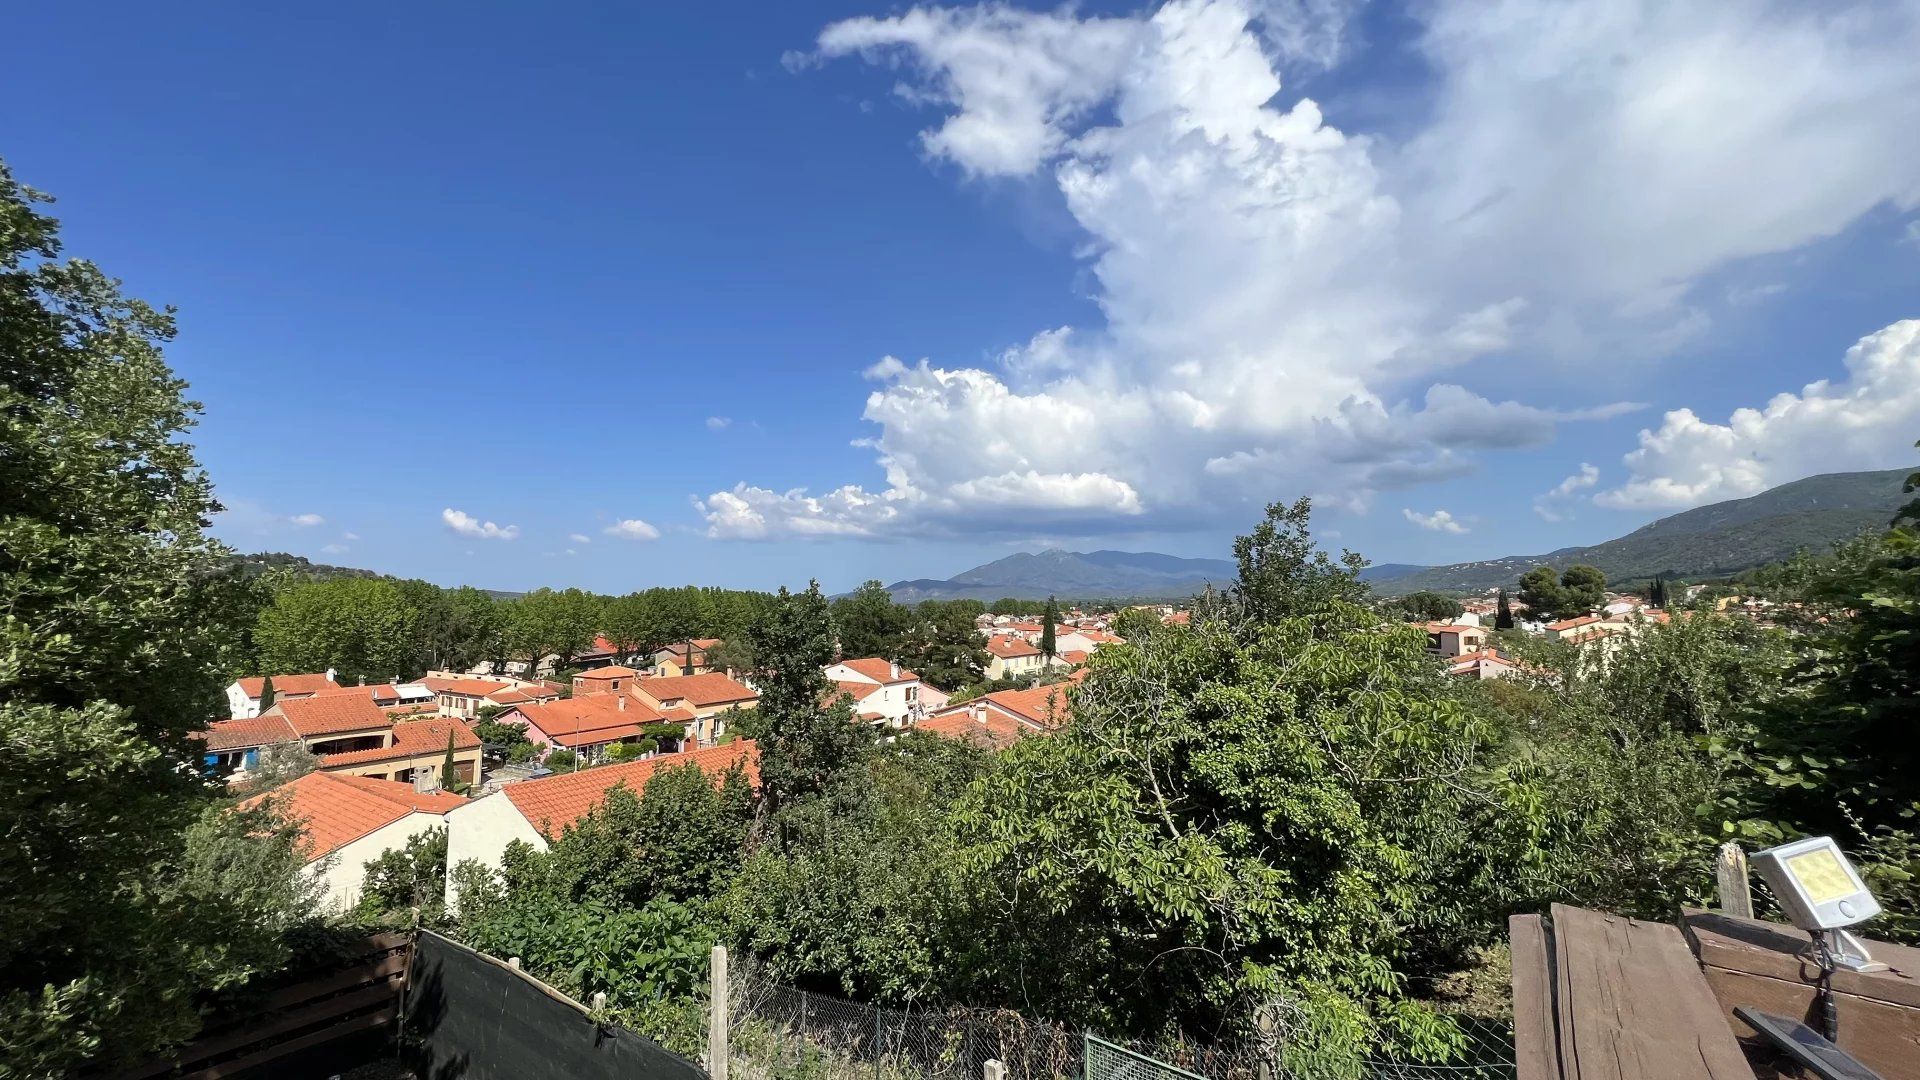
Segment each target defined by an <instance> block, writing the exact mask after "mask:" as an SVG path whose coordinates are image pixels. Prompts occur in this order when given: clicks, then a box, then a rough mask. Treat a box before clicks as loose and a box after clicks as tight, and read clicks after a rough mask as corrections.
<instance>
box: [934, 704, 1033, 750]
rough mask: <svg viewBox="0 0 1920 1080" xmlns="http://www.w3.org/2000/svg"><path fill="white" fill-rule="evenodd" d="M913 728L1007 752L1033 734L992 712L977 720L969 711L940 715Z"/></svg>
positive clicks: (1009, 718) (1011, 720) (984, 713)
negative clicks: (968, 713)
mask: <svg viewBox="0 0 1920 1080" xmlns="http://www.w3.org/2000/svg"><path fill="white" fill-rule="evenodd" d="M913 729H914V730H915V731H924V732H927V733H928V734H930V735H939V736H942V737H944V738H948V739H965V740H967V741H968V742H972V743H977V744H979V745H981V746H984V747H986V748H987V749H989V750H1004V749H1006V748H1007V747H1009V746H1012V745H1013V744H1014V743H1017V742H1019V741H1020V740H1021V739H1022V738H1024V737H1025V736H1026V735H1028V734H1029V733H1030V732H1029V731H1028V729H1027V728H1026V726H1025V725H1023V724H1021V723H1020V721H1018V720H1014V719H1012V718H1011V717H1007V716H1003V715H1001V714H999V713H997V712H993V711H991V710H988V711H985V712H983V713H982V714H981V716H980V718H979V719H977V720H976V719H974V718H973V717H971V716H969V715H967V714H966V713H965V712H957V713H949V714H946V715H944V716H936V717H933V718H932V719H930V720H922V721H920V722H919V723H917V724H915V725H913Z"/></svg>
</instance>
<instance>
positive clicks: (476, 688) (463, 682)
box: [420, 679, 513, 697]
mask: <svg viewBox="0 0 1920 1080" xmlns="http://www.w3.org/2000/svg"><path fill="white" fill-rule="evenodd" d="M420 682H421V683H422V684H424V685H425V686H426V688H427V689H429V690H431V691H433V692H434V693H436V694H465V695H467V696H468V697H486V696H487V695H488V694H491V693H493V692H494V691H496V690H505V689H508V688H510V687H511V686H513V684H512V683H510V682H502V681H501V680H499V679H421V680H420Z"/></svg>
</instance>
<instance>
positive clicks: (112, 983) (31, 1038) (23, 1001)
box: [0, 163, 310, 1076]
mask: <svg viewBox="0 0 1920 1080" xmlns="http://www.w3.org/2000/svg"><path fill="white" fill-rule="evenodd" d="M43 201H45V197H44V196H41V195H39V194H38V193H36V192H33V191H31V190H29V189H26V188H24V187H22V186H21V185H19V184H18V183H17V182H16V181H15V180H14V178H13V174H12V173H11V171H9V170H8V169H7V167H6V166H5V165H4V163H0V415H4V416H5V418H6V422H5V423H4V424H0V611H4V612H5V613H6V615H5V620H4V622H3V623H0V633H4V635H5V639H6V640H5V648H0V730H4V731H5V732H6V737H5V738H4V739H0V774H3V775H5V777H6V778H7V779H6V782H5V783H0V821H4V822H5V823H6V843H4V844H0V882H5V883H6V885H5V886H4V887H0V1046H4V1047H6V1051H5V1054H4V1058H5V1061H4V1064H0V1071H11V1072H12V1073H13V1074H14V1075H22V1076H43V1075H67V1074H71V1073H73V1072H75V1071H76V1070H77V1068H78V1066H79V1065H80V1064H81V1063H82V1062H84V1061H88V1060H97V1061H102V1062H105V1063H112V1062H115V1061H124V1060H126V1059H128V1058H130V1057H135V1056H138V1055H141V1054H145V1053H150V1052H152V1051H154V1050H155V1049H157V1048H159V1047H161V1046H163V1045H165V1044H167V1043H170V1042H175V1041H179V1040H184V1039H187V1038H189V1037H191V1036H192V1035H193V1033H194V1032H195V1031H196V1030H197V1028H198V1026H199V1023H200V1020H199V1015H198V1012H197V1010H196V1008H195V1003H196V1002H195V999H196V995H198V994H200V993H201V992H203V991H211V990H217V989H220V988H223V987H228V986H232V985H234V984H236V983H238V982H241V981H244V980H246V979H248V978H250V977H252V976H253V975H255V974H257V973H260V972H262V971H267V970H272V969H273V968H275V967H277V966H278V965H279V964H281V963H283V962H284V959H285V956H286V953H285V949H284V945H283V944H282V940H281V936H280V935H281V932H282V931H283V930H284V929H285V927H286V926H287V924H288V922H289V920H290V919H291V918H293V917H295V915H296V911H295V909H297V908H298V907H299V905H300V904H302V903H303V902H304V901H305V900H306V899H310V897H308V898H303V897H302V896H301V895H299V893H298V891H297V890H295V889H294V888H293V884H294V883H293V880H292V878H291V876H290V873H289V872H288V865H289V861H290V860H291V859H293V858H296V856H294V855H293V854H292V846H291V837H290V834H289V832H288V830H286V829H285V828H283V827H281V826H280V825H277V824H274V823H272V822H270V821H269V820H268V819H267V818H265V817H264V816H256V817H255V818H252V819H249V820H244V821H236V820H235V819H234V818H232V817H229V816H225V815H220V814H219V813H218V811H217V810H211V809H210V804H211V800H212V795H213V793H212V792H211V791H210V790H209V788H208V786H207V785H206V784H205V782H204V781H203V780H202V779H201V778H200V770H199V768H198V766H199V764H200V748H199V747H198V745H197V744H196V743H194V742H192V741H191V740H190V739H189V737H188V736H189V733H190V732H192V731H194V730H197V729H199V728H200V727H201V726H202V725H203V724H204V723H205V722H206V720H207V718H208V717H212V716H220V715H224V710H223V705H224V703H223V700H222V696H221V693H220V687H221V686H223V685H224V684H225V683H226V682H227V681H228V678H229V677H230V673H229V670H228V665H229V664H230V663H231V661H232V660H233V657H234V653H235V646H236V641H237V638H238V635H237V633H236V629H237V622H236V620H235V619H234V618H233V614H234V611H235V610H236V603H237V601H236V596H235V594H234V593H232V592H231V591H229V590H230V589H231V588H232V586H233V585H234V582H235V579H234V578H233V576H232V575H230V574H228V573H227V572H226V571H225V570H223V568H222V562H221V555H222V552H221V551H220V549H219V548H218V547H217V545H215V544H214V543H213V542H212V541H211V540H210V539H208V538H207V536H206V535H205V533H204V532H203V531H202V530H203V527H204V525H205V523H206V521H207V519H208V518H209V517H210V516H211V515H212V514H213V513H214V512H215V511H216V510H217V509H218V506H217V504H215V502H214V500H213V495H212V492H211V489H210V487H209V484H208V481H207V478H206V476H205V474H204V473H202V472H201V470H200V467H199V465H198V464H197V463H196V462H195V461H194V457H193V451H192V448H191V447H190V446H189V445H188V444H187V443H186V442H185V441H184V437H185V435H186V433H187V431H188V429H189V428H190V427H191V426H192V424H193V420H194V415H195V412H196V410H197V406H195V405H193V404H191V403H189V402H188V401H186V400H185V399H184V397H183V391H184V389H185V386H184V384H183V383H182V382H181V381H180V380H179V379H177V378H176V377H175V376H174V374H173V372H172V371H171V370H170V369H169V368H168V367H167V364H166V362H165V360H164V359H163V357H162V355H161V346H162V345H163V344H164V343H165V342H166V341H168V340H170V339H171V338H172V337H173V333H174V325H173V317H172V315H171V313H170V312H162V311H156V310H155V309H153V308H152V307H149V306H148V305H146V304H144V303H142V302H141V301H139V300H135V299H130V298H127V297H124V296H122V295H121V294H120V289H119V283H118V282H116V281H114V280H113V279H112V278H109V277H107V276H106V275H105V274H103V273H102V272H101V271H100V270H99V269H98V268H97V267H95V266H94V265H93V264H91V263H88V262H85V261H81V260H69V261H64V262H62V261H59V259H58V255H59V241H58V226H57V223H56V222H55V221H54V219H52V218H51V217H48V216H46V215H44V214H42V213H40V212H39V210H38V209H37V208H36V206H35V203H38V202H43ZM209 814H212V815H213V816H209ZM296 865H297V864H296ZM276 875H277V877H276Z"/></svg>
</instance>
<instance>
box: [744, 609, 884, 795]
mask: <svg viewBox="0 0 1920 1080" xmlns="http://www.w3.org/2000/svg"><path fill="white" fill-rule="evenodd" d="M747 639H748V642H749V643H750V644H751V645H752V647H753V655H754V660H755V663H756V664H757V665H758V667H756V668H755V670H754V685H755V686H756V687H757V688H758V689H759V691H760V701H759V705H758V707H757V708H756V709H755V710H753V711H754V712H755V713H756V714H757V715H756V716H755V717H754V718H753V722H754V725H755V727H756V730H757V737H758V740H759V746H760V783H761V787H762V790H763V791H764V793H765V798H766V801H767V803H768V805H769V807H770V808H772V809H774V810H776V811H777V810H778V809H779V808H780V807H781V806H782V805H783V804H785V803H789V802H799V801H803V800H805V799H808V798H811V797H813V796H816V795H819V794H821V793H823V792H825V791H827V790H828V789H829V788H831V787H832V786H833V785H834V783H835V782H836V781H837V780H838V779H839V778H840V777H842V776H843V775H845V773H846V771H847V770H848V769H850V768H852V767H853V766H854V765H855V764H856V763H857V762H858V761H859V759H860V757H861V755H862V754H863V753H864V752H865V750H866V749H868V748H869V747H870V746H871V745H872V742H873V738H872V735H871V733H870V731H869V730H868V729H867V727H866V725H864V724H858V723H855V722H854V719H853V715H852V713H851V711H850V710H849V709H848V708H847V706H846V703H845V702H844V700H840V701H836V702H835V703H834V704H832V705H823V704H822V703H823V702H824V701H825V700H826V697H827V692H828V690H829V689H830V688H831V686H832V684H831V683H830V682H828V681H827V676H826V673H825V670H824V669H825V667H826V666H827V665H828V664H831V663H832V662H833V659H834V647H833V619H832V617H831V615H830V614H829V612H828V607H827V600H826V598H825V597H824V596H821V595H820V583H819V582H817V581H816V582H811V583H809V584H808V586H807V591H805V592H802V593H789V592H787V590H786V589H785V588H782V589H781V590H780V593H779V598H778V601H777V602H776V604H775V605H774V608H773V610H772V611H771V612H770V613H769V615H768V617H766V618H765V619H762V620H761V621H760V622H758V623H756V624H754V626H752V627H750V628H749V629H748V631H747Z"/></svg>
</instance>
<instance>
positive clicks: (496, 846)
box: [447, 739, 760, 903]
mask: <svg viewBox="0 0 1920 1080" xmlns="http://www.w3.org/2000/svg"><path fill="white" fill-rule="evenodd" d="M682 765H693V766H697V767H698V768H700V769H701V770H702V771H704V772H706V773H708V774H710V775H713V776H715V777H720V776H724V775H726V774H727V773H728V772H729V771H731V770H733V769H735V768H739V769H740V770H741V771H742V773H743V774H744V775H745V777H746V779H747V782H748V783H751V784H755V785H757V784H759V782H760V774H759V752H758V750H757V749H756V748H755V747H754V744H753V740H751V739H736V740H734V741H733V742H730V743H726V744H724V745H721V746H714V747H708V748H706V749H702V750H693V751H690V752H688V753H685V754H662V755H660V756H658V757H650V758H643V759H641V760H639V761H627V762H621V763H620V764H617V765H602V766H600V767H598V768H593V769H583V770H581V771H580V772H574V773H562V774H560V775H558V776H549V777H545V778H544V779H540V780H523V781H521V782H520V783H517V784H508V785H506V786H505V787H503V788H501V789H500V790H499V791H497V792H494V793H493V794H490V795H486V796H483V797H481V798H478V799H475V800H473V801H472V802H469V803H467V804H466V805H464V806H461V807H459V808H457V809H456V810H454V811H453V812H451V813H449V814H448V815H447V865H448V866H458V865H460V864H461V863H463V862H465V861H467V860H469V859H472V860H476V861H478V862H479V863H480V864H481V865H483V866H487V867H490V868H495V869H497V868H498V867H499V866H500V864H501V860H502V857H503V856H504V855H505V854H506V851H507V846H508V845H510V844H512V843H513V842H514V841H516V840H519V841H522V842H524V843H526V844H528V845H530V846H531V847H532V848H533V849H534V850H535V851H545V850H547V846H548V840H549V838H550V837H557V836H559V835H560V833H561V832H562V831H563V830H565V829H566V827H567V826H569V825H571V824H573V823H574V822H576V821H579V820H580V819H581V818H582V817H584V816H586V814H587V812H588V811H589V810H592V809H593V808H594V807H596V806H598V805H600V803H601V802H603V801H605V799H606V797H607V792H608V791H610V790H612V789H613V788H614V787H615V786H617V785H625V786H626V788H627V789H628V790H629V791H632V792H634V793H635V794H639V793H641V792H643V791H645V790H646V786H647V780H648V778H649V777H651V776H652V775H653V774H654V773H655V772H657V771H658V770H660V769H670V768H675V767H678V766H682ZM456 898H457V893H456V892H455V891H454V879H453V875H451V874H449V875H447V902H448V903H452V902H453V901H454V900H455V899H456Z"/></svg>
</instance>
